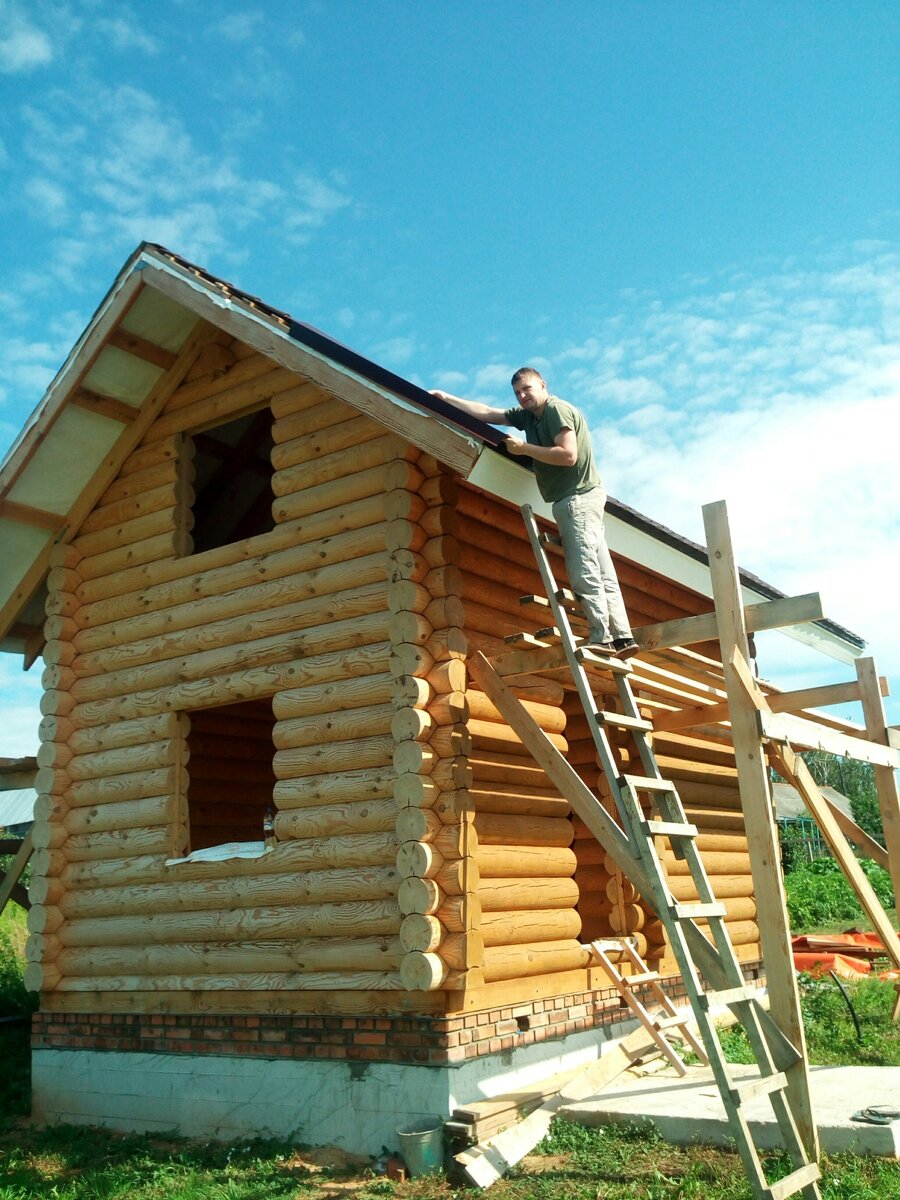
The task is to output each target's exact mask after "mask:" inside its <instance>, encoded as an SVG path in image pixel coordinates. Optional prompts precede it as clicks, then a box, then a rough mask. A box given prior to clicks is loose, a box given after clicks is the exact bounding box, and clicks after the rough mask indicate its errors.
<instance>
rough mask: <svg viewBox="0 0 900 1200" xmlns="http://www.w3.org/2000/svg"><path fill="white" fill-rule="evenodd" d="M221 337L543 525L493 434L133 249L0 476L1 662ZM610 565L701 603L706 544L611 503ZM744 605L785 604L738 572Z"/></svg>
mask: <svg viewBox="0 0 900 1200" xmlns="http://www.w3.org/2000/svg"><path fill="white" fill-rule="evenodd" d="M221 332H225V333H226V334H228V335H230V336H233V337H236V338H238V339H240V340H241V341H242V342H244V343H245V344H247V345H249V346H252V347H254V348H255V349H256V350H258V351H259V352H260V353H262V354H265V355H267V356H268V357H270V358H271V359H272V360H273V361H275V362H278V363H280V364H281V365H283V366H284V367H286V368H287V369H289V370H291V371H296V372H297V373H298V374H301V375H303V376H304V377H306V378H308V379H311V380H313V381H314V382H316V383H318V384H319V385H320V386H321V387H323V388H324V389H325V390H326V391H328V392H329V393H330V394H332V395H334V396H336V397H337V398H339V399H341V400H343V401H344V402H346V403H347V404H349V405H350V406H352V407H353V408H355V409H357V410H358V411H360V412H362V413H365V414H367V415H368V416H371V417H372V418H373V419H375V420H376V421H378V422H379V423H380V424H382V425H383V426H384V427H385V428H387V429H390V430H392V431H393V432H396V433H397V434H399V435H400V436H402V437H403V438H405V439H406V440H408V441H410V442H412V443H413V444H414V445H416V446H418V447H419V448H420V449H422V450H424V451H426V452H428V453H430V454H433V455H434V457H435V458H437V459H438V460H439V461H441V462H443V463H445V464H446V465H447V466H448V467H450V468H451V469H452V470H454V471H456V472H457V473H459V474H460V475H461V476H463V477H464V478H467V479H469V480H470V481H471V482H472V483H473V484H475V485H476V486H478V487H481V488H483V489H484V490H485V491H488V492H491V493H493V494H495V495H497V496H499V497H501V498H503V499H505V500H507V501H510V502H512V503H515V504H522V503H526V502H527V503H529V504H531V505H532V506H533V507H534V509H535V511H537V512H539V513H541V514H543V515H545V516H550V513H549V509H548V507H547V506H546V505H545V504H544V502H543V501H542V500H541V498H540V496H539V494H538V492H537V488H536V486H535V483H534V476H533V474H532V472H531V471H530V470H529V469H528V467H527V466H525V465H524V464H522V463H520V462H519V461H518V460H514V459H511V458H510V457H508V456H507V455H506V454H505V452H504V450H503V441H504V435H503V434H502V433H500V432H498V430H497V429H495V428H494V427H493V426H491V425H488V424H485V423H484V422H483V421H480V420H477V419H475V418H472V417H470V416H468V415H467V414H465V413H462V412H461V411H460V410H459V409H457V408H455V407H453V406H452V405H449V404H447V403H445V402H444V401H442V400H439V399H437V398H436V397H435V396H433V395H431V393H429V392H427V391H425V390H424V389H423V388H420V387H418V386H417V385H416V384H414V383H411V382H410V381H409V380H406V379H403V378H402V377H401V376H398V375H395V374H394V373H393V372H390V371H388V370H387V369H385V368H384V367H381V366H379V365H378V364H377V363H374V362H372V361H371V360H369V359H366V358H364V357H363V356H362V355H359V354H357V353H356V352H355V351H353V350H350V349H349V348H348V347H346V346H344V345H342V344H341V343H339V342H337V341H335V340H334V339H332V338H330V337H328V336H327V335H326V334H324V333H322V332H321V331H320V330H317V329H315V328H313V327H312V326H309V325H305V324H302V323H300V322H297V321H295V320H294V319H293V318H292V317H290V316H289V315H288V314H286V313H283V312H280V311H279V310H277V309H274V308H272V307H271V306H269V305H267V304H265V303H264V302H263V301H261V300H259V299H258V298H257V297H254V296H251V295H249V294H248V293H246V292H243V291H241V290H240V289H237V288H235V287H233V286H232V285H230V284H227V283H225V282H224V281H223V280H221V279H218V278H216V277H215V276H213V275H210V274H209V273H207V272H205V271H203V270H201V269H200V268H198V267H196V266H194V265H193V264H191V263H189V262H186V261H185V260H184V259H181V258H179V257H178V256H176V255H173V254H172V253H170V252H169V251H167V250H165V249H163V248H162V247H160V246H154V245H149V244H145V245H142V246H140V247H138V249H137V250H136V251H135V253H134V254H133V255H132V256H131V258H130V259H129V260H128V262H127V263H126V264H125V266H124V267H123V269H122V271H121V272H120V273H119V276H118V277H117V279H116V280H115V282H114V284H113V286H112V288H111V289H110V291H109V292H108V293H107V295H106V297H105V298H104V300H103V302H102V303H101V305H100V307H99V308H98V309H97V312H96V313H95V314H94V317H93V318H92V320H91V322H90V324H89V325H88V327H87V329H86V330H85V332H84V333H83V335H82V336H81V338H80V339H79V341H78V342H77V344H76V345H75V347H74V348H73V350H72V352H71V354H70V355H69V357H68V359H67V360H66V362H65V363H64V365H63V367H62V368H61V370H60V371H59V373H58V374H57V376H56V378H55V379H54V380H53V382H52V383H51V385H50V387H49V388H48V390H47V393H46V395H45V397H44V399H43V400H42V401H41V403H40V404H39V405H38V407H37V409H36V410H35V412H34V413H33V414H32V416H31V418H30V419H29V421H28V422H27V423H26V425H25V427H24V429H23V430H22V433H21V434H20V435H19V437H18V439H17V440H16V442H15V443H14V445H13V446H12V448H11V449H10V451H9V453H8V454H7V456H6V458H5V460H4V462H3V464H2V466H0V555H2V561H3V564H4V569H3V573H2V576H0V650H8V651H14V652H18V653H23V654H24V655H25V658H26V664H27V663H28V661H29V658H30V657H33V656H34V654H36V653H38V652H39V650H40V646H41V644H42V636H41V627H42V624H43V619H44V617H43V588H44V584H45V580H46V575H47V571H48V567H49V560H50V556H51V552H52V550H53V547H54V546H55V545H56V544H57V543H59V542H67V541H69V540H70V539H71V538H72V537H74V536H75V534H76V533H77V531H78V528H79V527H80V524H81V522H82V521H83V520H84V518H85V517H86V516H87V514H88V513H89V512H90V511H91V508H92V507H93V506H94V504H96V502H97V500H98V499H99V497H100V496H101V495H102V493H103V491H104V490H105V489H106V487H107V486H108V485H109V483H110V482H111V481H112V479H113V478H114V477H115V475H116V474H117V472H118V469H119V467H120V466H121V464H122V462H123V461H124V460H125V458H126V457H127V455H128V454H129V453H130V452H131V450H132V449H133V448H134V447H135V446H136V445H137V444H138V442H139V441H140V439H141V438H142V437H143V434H144V432H145V431H146V429H147V428H148V427H149V425H150V424H151V423H152V421H153V420H154V418H155V416H156V415H157V413H158V412H160V411H161V409H162V407H163V406H164V405H165V403H166V401H167V400H168V398H169V397H170V396H171V395H172V393H173V392H174V391H175V389H176V388H177V387H178V385H179V383H180V382H181V380H182V379H183V378H184V376H185V375H186V374H187V372H188V370H189V369H190V367H191V365H192V364H193V363H194V361H195V360H196V358H197V356H198V354H199V353H200V352H201V351H202V349H203V347H204V346H205V345H207V344H208V343H209V342H211V341H213V340H215V338H216V337H217V336H221ZM607 524H608V532H609V541H610V545H611V547H612V549H613V550H615V551H616V552H617V553H619V554H621V555H623V556H625V557H627V558H629V559H632V560H634V561H635V562H638V563H641V564H643V565H645V566H647V567H648V568H650V569H651V570H653V571H656V572H657V573H659V574H661V575H663V576H665V577H667V578H671V579H673V580H676V581H678V582H679V583H682V584H684V585H685V586H686V587H689V588H691V589H693V590H694V591H696V592H698V593H700V594H701V595H705V596H711V594H712V592H711V585H710V576H709V568H708V564H707V561H706V551H705V549H704V548H703V547H701V546H697V545H696V544H695V543H693V542H690V541H688V540H687V539H684V538H682V537H680V536H679V535H678V534H675V533H674V532H672V531H671V530H668V529H666V528H665V527H664V526H661V525H657V524H656V523H654V522H653V521H650V520H649V519H648V518H646V517H643V516H642V515H641V514H640V513H637V512H635V511H634V510H633V509H629V508H627V507H626V506H625V505H622V504H620V503H619V502H617V501H615V500H613V499H610V500H609V501H608V504H607ZM741 584H742V587H743V590H744V596H745V599H746V601H747V603H754V602H758V601H759V600H765V599H775V598H778V597H780V596H782V595H783V593H781V592H778V591H777V590H776V589H775V588H772V587H770V586H769V585H768V584H765V583H764V582H763V581H762V580H759V579H756V578H755V577H754V576H752V575H750V574H749V573H747V572H741ZM786 632H789V633H790V634H791V636H793V637H796V638H799V639H800V640H801V641H806V642H808V643H809V644H810V645H812V646H814V647H815V648H816V649H818V650H820V651H822V652H824V653H826V654H829V655H831V656H832V657H836V658H839V659H842V660H843V661H852V660H853V658H855V657H857V656H858V655H859V654H860V653H862V651H863V649H864V646H865V643H864V642H863V640H862V639H861V638H859V637H857V636H856V635H855V634H852V633H850V632H849V631H847V630H844V629H842V628H841V627H840V626H838V625H835V624H833V623H832V622H830V621H819V622H815V623H813V624H809V625H802V626H795V627H791V629H790V630H788V631H786Z"/></svg>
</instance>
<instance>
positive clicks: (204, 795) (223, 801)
mask: <svg viewBox="0 0 900 1200" xmlns="http://www.w3.org/2000/svg"><path fill="white" fill-rule="evenodd" d="M188 715H189V717H190V732H189V734H188V763H187V771H188V792H187V803H186V805H185V808H186V810H187V822H188V827H189V838H190V841H189V852H191V853H193V852H194V851H196V850H203V849H206V848H208V847H210V846H221V845H224V844H225V843H226V842H259V843H262V842H263V841H264V840H266V838H265V826H266V814H267V811H269V810H271V809H272V807H273V798H272V793H273V789H274V787H275V770H274V767H273V757H274V753H275V749H274V743H273V741H272V734H273V731H274V728H275V717H274V714H273V712H272V702H271V700H268V699H263V700H245V701H243V702H241V703H240V704H227V705H223V706H221V707H219V708H201V709H196V710H195V711H194V712H191V713H189V714H188Z"/></svg>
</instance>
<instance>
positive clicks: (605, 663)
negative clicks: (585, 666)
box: [575, 646, 631, 675]
mask: <svg viewBox="0 0 900 1200" xmlns="http://www.w3.org/2000/svg"><path fill="white" fill-rule="evenodd" d="M575 657H576V658H577V659H578V661H579V662H582V663H585V662H588V663H596V664H597V665H598V666H601V667H605V668H606V670H607V671H612V672H613V673H614V674H618V675H630V674H631V667H630V665H629V664H628V663H627V662H622V660H621V659H620V658H610V657H609V656H608V655H606V654H598V653H597V652H596V651H594V650H588V649H587V648H586V647H585V646H577V647H576V648H575Z"/></svg>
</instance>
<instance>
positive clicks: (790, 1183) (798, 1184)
mask: <svg viewBox="0 0 900 1200" xmlns="http://www.w3.org/2000/svg"><path fill="white" fill-rule="evenodd" d="M821 1178H822V1172H821V1171H820V1170H819V1166H818V1164H817V1163H806V1164H805V1165H804V1166H802V1167H798V1168H797V1170H796V1171H792V1172H791V1174H790V1175H785V1177H784V1178H783V1179H778V1180H776V1181H775V1183H770V1184H767V1186H766V1187H764V1188H763V1195H764V1196H771V1198H772V1200H786V1198H787V1197H788V1196H794V1195H796V1193H797V1192H802V1191H803V1189H804V1188H807V1187H809V1186H810V1184H813V1183H816V1182H818V1180H820V1179H821Z"/></svg>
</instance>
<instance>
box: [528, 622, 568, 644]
mask: <svg viewBox="0 0 900 1200" xmlns="http://www.w3.org/2000/svg"><path fill="white" fill-rule="evenodd" d="M534 636H535V637H536V638H551V639H554V640H555V641H557V642H558V641H560V640H561V639H562V634H561V633H560V632H559V630H558V629H557V628H556V626H555V625H545V626H544V628H543V629H538V630H536V632H535V635H534Z"/></svg>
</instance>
